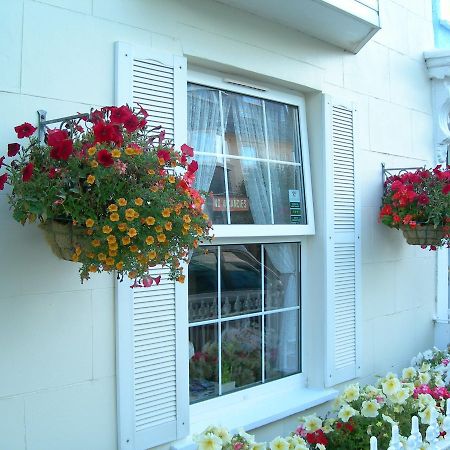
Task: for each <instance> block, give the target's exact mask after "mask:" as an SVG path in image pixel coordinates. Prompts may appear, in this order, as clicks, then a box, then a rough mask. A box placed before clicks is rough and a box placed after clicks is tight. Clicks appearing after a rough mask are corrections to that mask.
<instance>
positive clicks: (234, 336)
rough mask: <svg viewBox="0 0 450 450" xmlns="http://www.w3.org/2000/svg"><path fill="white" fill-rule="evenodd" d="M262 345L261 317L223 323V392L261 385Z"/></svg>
mask: <svg viewBox="0 0 450 450" xmlns="http://www.w3.org/2000/svg"><path fill="white" fill-rule="evenodd" d="M261 346H262V340H261V317H251V318H246V319H239V320H232V321H229V322H224V323H222V389H223V388H224V387H225V386H226V387H225V389H226V390H227V392H229V391H232V390H234V389H240V388H243V387H250V386H252V385H255V384H259V383H261V381H262V380H261ZM224 393H225V392H224Z"/></svg>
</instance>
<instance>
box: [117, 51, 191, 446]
mask: <svg viewBox="0 0 450 450" xmlns="http://www.w3.org/2000/svg"><path fill="white" fill-rule="evenodd" d="M125 103H128V104H129V105H130V106H131V105H134V106H137V104H138V103H139V104H140V105H142V106H143V107H144V108H145V109H147V111H148V112H149V114H150V116H149V119H150V120H149V121H150V124H151V125H162V127H163V128H164V129H165V130H166V137H167V138H171V139H174V140H175V144H176V145H178V146H179V145H181V144H182V143H183V142H184V141H185V139H186V126H187V125H186V114H187V113H186V60H185V59H184V58H182V57H178V56H174V55H168V54H161V53H156V52H153V51H151V50H149V49H146V50H142V49H137V48H135V47H133V46H131V45H128V44H124V43H117V44H116V104H117V105H121V104H125ZM152 274H153V275H154V276H157V275H162V280H161V283H160V284H159V285H153V286H151V287H150V288H137V289H131V288H130V284H131V283H130V282H129V280H127V279H125V280H124V282H122V283H120V282H117V285H116V297H117V299H116V305H117V308H116V324H117V325H116V330H117V336H116V342H117V352H116V353H117V362H116V366H117V370H116V373H117V398H118V401H117V409H118V411H117V412H118V430H119V449H120V450H125V449H126V450H145V449H148V448H151V447H154V446H156V445H159V444H163V443H167V442H170V441H174V440H176V439H180V438H182V437H184V436H186V435H187V434H188V431H189V429H188V428H189V416H188V414H189V388H188V339H187V329H188V325H187V293H186V290H185V288H184V285H181V284H179V283H175V282H173V281H170V280H169V279H168V269H163V268H161V267H156V268H155V269H153V270H152Z"/></svg>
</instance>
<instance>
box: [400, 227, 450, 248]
mask: <svg viewBox="0 0 450 450" xmlns="http://www.w3.org/2000/svg"><path fill="white" fill-rule="evenodd" d="M400 229H401V230H402V232H403V236H405V239H406V242H407V243H408V244H409V245H434V246H440V245H441V244H442V239H443V238H444V237H445V232H444V228H443V227H441V226H440V227H437V228H435V227H434V225H419V224H418V225H416V227H415V228H410V227H409V226H404V227H401V228H400Z"/></svg>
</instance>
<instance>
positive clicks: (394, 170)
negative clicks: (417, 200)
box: [381, 163, 424, 190]
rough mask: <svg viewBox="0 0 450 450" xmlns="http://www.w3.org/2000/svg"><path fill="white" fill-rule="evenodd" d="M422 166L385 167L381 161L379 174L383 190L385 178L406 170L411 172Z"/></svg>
mask: <svg viewBox="0 0 450 450" xmlns="http://www.w3.org/2000/svg"><path fill="white" fill-rule="evenodd" d="M423 168H424V167H423V166H422V167H392V168H389V169H387V168H386V165H385V164H384V163H381V176H382V181H383V190H384V189H385V184H386V180H387V179H388V178H390V177H393V176H395V175H401V174H402V173H406V172H413V171H416V170H418V169H423Z"/></svg>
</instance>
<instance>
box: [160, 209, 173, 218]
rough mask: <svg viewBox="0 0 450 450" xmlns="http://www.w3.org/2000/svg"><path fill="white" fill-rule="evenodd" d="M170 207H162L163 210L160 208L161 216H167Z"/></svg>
mask: <svg viewBox="0 0 450 450" xmlns="http://www.w3.org/2000/svg"><path fill="white" fill-rule="evenodd" d="M170 212H171V211H170V208H164V209H163V210H162V212H161V215H162V216H163V217H169V216H170Z"/></svg>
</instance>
